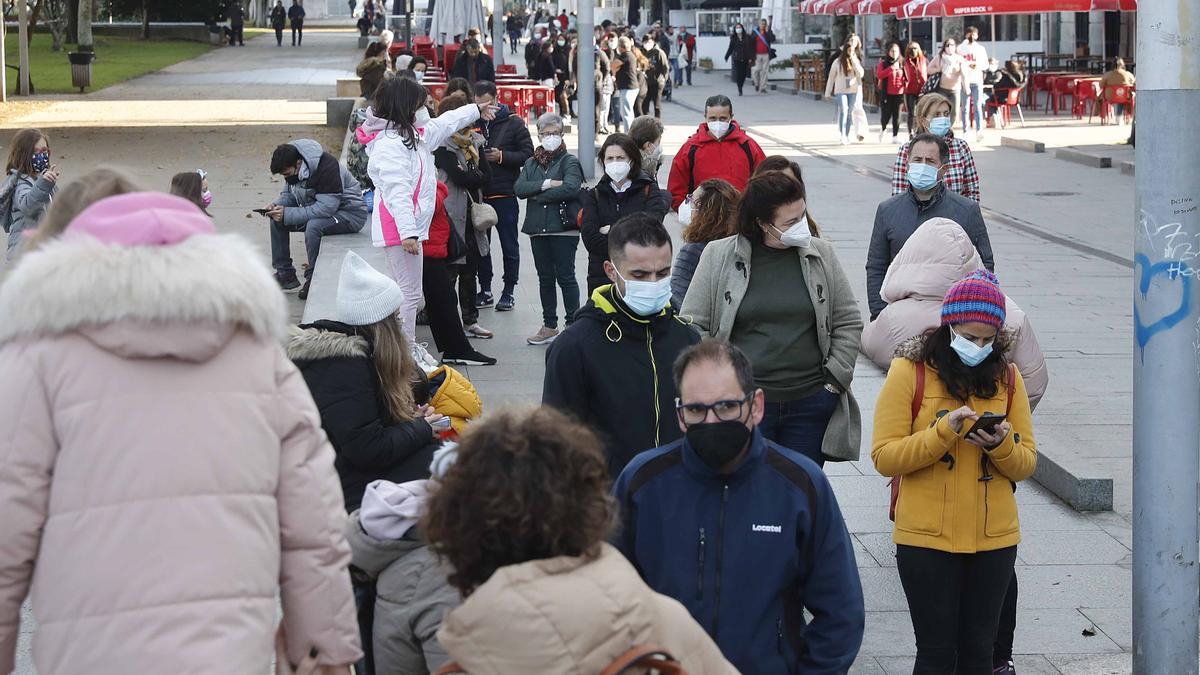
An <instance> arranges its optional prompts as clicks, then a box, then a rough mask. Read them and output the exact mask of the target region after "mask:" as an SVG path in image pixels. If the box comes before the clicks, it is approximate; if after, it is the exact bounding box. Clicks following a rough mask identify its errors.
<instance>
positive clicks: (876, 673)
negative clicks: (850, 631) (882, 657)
mask: <svg viewBox="0 0 1200 675" xmlns="http://www.w3.org/2000/svg"><path fill="white" fill-rule="evenodd" d="M850 675H885V673H884V670H883V667H882V666H880V665H879V662H878V661H876V660H875V657H873V656H863V655H862V654H861V653H860V654H859V655H858V658H857V659H855V661H854V665H853V666H850Z"/></svg>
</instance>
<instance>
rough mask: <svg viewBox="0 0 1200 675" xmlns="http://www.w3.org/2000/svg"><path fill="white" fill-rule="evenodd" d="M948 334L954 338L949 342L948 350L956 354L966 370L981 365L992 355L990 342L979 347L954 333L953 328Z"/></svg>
mask: <svg viewBox="0 0 1200 675" xmlns="http://www.w3.org/2000/svg"><path fill="white" fill-rule="evenodd" d="M950 334H951V335H953V336H954V337H953V338H951V340H950V348H951V349H953V350H954V351H955V352H956V353H957V354H958V358H959V360H960V361H962V362H963V365H965V366H966V367H968V368H974V367H975V366H977V365H979V364H981V363H983V360H984V359H986V358H987V357H988V356H990V355H991V353H992V344H993V343H992V342H989V343H987V344H986V345H984V346H982V347H980V346H979V345H977V344H975V343H974V342H972V341H970V340H968V339H967V338H965V337H963V336H961V335H959V334H958V333H955V332H954V329H953V328H951V329H950Z"/></svg>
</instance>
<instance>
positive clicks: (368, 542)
mask: <svg viewBox="0 0 1200 675" xmlns="http://www.w3.org/2000/svg"><path fill="white" fill-rule="evenodd" d="M361 517H362V512H361V511H354V512H353V513H351V514H350V515H349V516H347V517H346V528H345V535H346V541H347V542H348V543H349V544H350V555H351V560H350V564H351V565H354V566H355V567H357V568H359V569H361V570H362V571H364V572H366V573H367V574H368V575H370V576H371V577H372V578H378V577H379V575H380V574H381V573H382V572H383V571H384V570H386V569H387V568H388V567H390V566H391V565H392V563H394V562H396V561H397V560H400V559H401V558H404V557H405V556H407V555H409V554H411V553H414V552H416V551H419V550H421V549H423V548H425V542H423V541H421V540H420V539H416V538H404V539H376V538H375V537H372V536H371V535H369V534H367V533H366V532H365V531H364V530H363V528H362V520H361Z"/></svg>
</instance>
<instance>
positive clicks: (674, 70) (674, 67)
mask: <svg viewBox="0 0 1200 675" xmlns="http://www.w3.org/2000/svg"><path fill="white" fill-rule="evenodd" d="M671 79H673V80H675V86H678V87H682V86H683V68H680V67H679V59H671Z"/></svg>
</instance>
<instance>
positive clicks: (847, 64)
mask: <svg viewBox="0 0 1200 675" xmlns="http://www.w3.org/2000/svg"><path fill="white" fill-rule="evenodd" d="M857 45H858V36H856V35H851V36H850V37H848V38H846V42H845V43H844V44H843V45H842V53H841V54H839V55H838V57H837V58H836V59H834V61H833V64H832V65H831V66H829V74H828V76H827V77H826V81H825V100H829V99H831V98H833V97H835V96H836V97H837V102H838V139H839V140H840V141H841V143H842V145H849V144H850V131H851V129H852V128H853V126H854V119H853V116H854V109H855V108H856V107H857V106H858V104H859V100H860V99H861V98H862V81H863V76H864V75H865V74H866V71H865V70H864V69H863V65H862V60H861V59H860V58H859V56H858V49H857Z"/></svg>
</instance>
